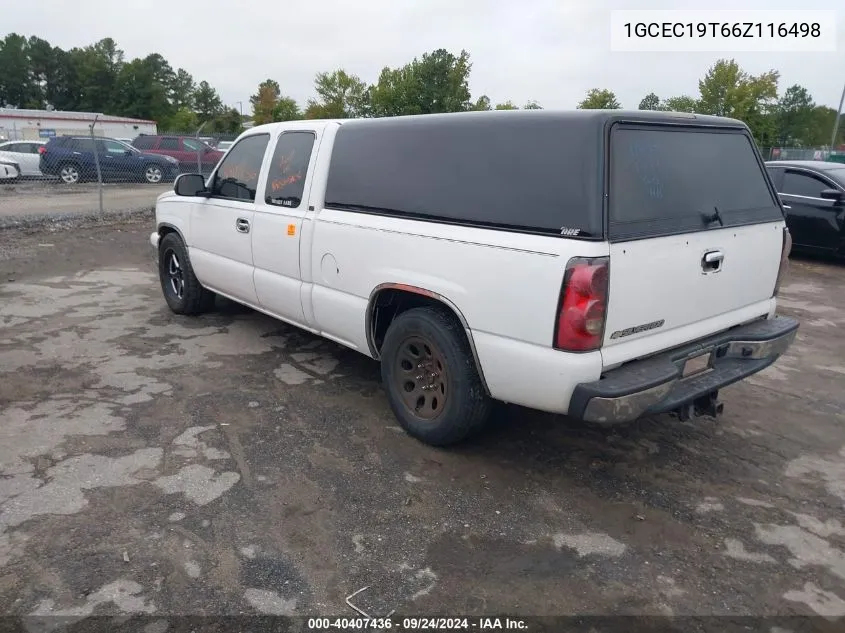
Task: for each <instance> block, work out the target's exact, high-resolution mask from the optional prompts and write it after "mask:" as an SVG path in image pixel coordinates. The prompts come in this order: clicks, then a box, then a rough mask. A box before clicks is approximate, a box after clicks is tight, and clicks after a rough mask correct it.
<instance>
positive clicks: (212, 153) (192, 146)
mask: <svg viewBox="0 0 845 633" xmlns="http://www.w3.org/2000/svg"><path fill="white" fill-rule="evenodd" d="M132 145H133V146H134V147H136V148H138V149H139V150H141V151H143V152H144V153H145V154H163V155H164V156H172V157H173V158H175V159H176V160H178V161H179V170H180V171H182V172H189V173H196V171H197V164H198V163H197V161H198V160H199V165H200V166H201V172H202V173H203V174H208V173H210V172H211V170H212V169H214V167H215V166H216V165H217V163H218V162H219V161H220V159H221V158H222V157H223V154H224V153H225V152H221V151H220V150H218V149H214V148H213V147H211V145H208V144H207V143H205V142H203V141H201V140H200V139H198V138H196V137H193V136H171V135H156V134H142V135H141V136H139V137H138V138H136V139H135V140H134V141H132Z"/></svg>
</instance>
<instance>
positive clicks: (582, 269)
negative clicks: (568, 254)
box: [554, 257, 610, 352]
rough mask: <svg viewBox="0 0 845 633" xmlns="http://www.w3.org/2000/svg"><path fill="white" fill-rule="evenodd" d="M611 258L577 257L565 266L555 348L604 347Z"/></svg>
mask: <svg viewBox="0 0 845 633" xmlns="http://www.w3.org/2000/svg"><path fill="white" fill-rule="evenodd" d="M609 272H610V261H609V260H608V258H607V257H596V258H592V259H586V258H575V259H571V260H569V263H568V264H567V265H566V273H565V274H564V276H563V287H562V289H561V292H560V294H561V297H560V306H559V307H558V313H557V322H556V324H555V337H554V346H555V348H557V349H559V350H563V351H567V352H588V351H592V350H596V349H598V348H600V347H601V341H602V336H603V335H604V322H605V316H606V312H607V285H608V275H609Z"/></svg>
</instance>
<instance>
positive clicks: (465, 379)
mask: <svg viewBox="0 0 845 633" xmlns="http://www.w3.org/2000/svg"><path fill="white" fill-rule="evenodd" d="M381 376H382V382H383V383H384V388H385V391H386V393H387V400H388V402H389V403H390V407H391V409H392V410H393V413H394V415H395V416H396V419H397V420H398V421H399V424H400V425H401V426H402V428H403V429H405V431H406V432H407V433H408V434H409V435H411V436H412V437H414V438H416V439H418V440H420V441H421V442H424V443H426V444H429V445H431V446H446V445H449V444H455V443H457V442H460V441H461V440H464V439H466V438H468V437H470V436H471V435H473V434H474V433H477V432H478V431H480V430H481V429H482V428H483V427H484V424H485V423H486V422H487V420H488V418H489V417H490V411H491V406H492V402H491V400H490V398H489V396H487V394H486V393H485V392H484V387H483V385H482V382H481V378H480V377H479V375H478V369H477V368H476V366H475V361H474V359H473V356H472V351H471V350H470V347H469V342H468V341H467V337H466V334H465V332H464V330H463V327H462V326H461V324H460V323H459V322H458V320H457V319H456V318H455V317H454V316H453V315H452V314H450V313H449V312H448V311H446V310H445V309H442V310H441V309H437V308H432V307H425V308H414V309H412V310H408V311H407V312H403V313H402V314H400V315H399V316H398V317H396V319H394V321H393V322H392V323H391V324H390V327H389V328H388V330H387V333H386V335H385V337H384V343H383V345H382V347H381Z"/></svg>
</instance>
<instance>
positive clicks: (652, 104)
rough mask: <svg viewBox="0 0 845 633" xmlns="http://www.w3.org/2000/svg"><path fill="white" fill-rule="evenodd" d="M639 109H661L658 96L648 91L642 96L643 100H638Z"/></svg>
mask: <svg viewBox="0 0 845 633" xmlns="http://www.w3.org/2000/svg"><path fill="white" fill-rule="evenodd" d="M638 109H639V110H661V109H662V104H661V103H660V97H658V96H657V95H656V94H654V93H653V92H649V93H648V94H647V95H646V96H644V97H643V100H642V101H640V105H639V108H638Z"/></svg>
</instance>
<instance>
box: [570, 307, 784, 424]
mask: <svg viewBox="0 0 845 633" xmlns="http://www.w3.org/2000/svg"><path fill="white" fill-rule="evenodd" d="M797 332H798V321H796V320H795V319H791V318H788V317H775V318H773V319H768V320H760V321H755V322H753V323H749V324H747V325H743V326H740V327H737V328H734V329H731V330H727V331H725V332H721V333H719V334H716V335H713V336H710V337H708V338H706V339H703V340H700V341H696V342H695V343H692V344H689V345H685V346H682V347H678V348H676V349H673V350H671V351H669V352H666V353H663V354H659V355H657V356H652V357H651V358H647V359H644V360H641V361H634V362H631V363H629V364H627V365H623V366H622V367H620V368H619V369H614V370H611V371H609V372H607V373H605V374H603V375H602V378H601V379H600V380H596V381H594V382H587V383H581V384H579V385H577V386H576V387H575V390H574V391H573V393H572V400H571V401H570V404H569V415H571V416H573V417H576V418H581V419H583V420H586V421H588V422H597V423H601V424H614V423H620V422H630V421H633V420H636V419H637V418H640V417H642V416H644V415H654V414H657V413H665V412H667V411H673V410H675V409H679V408H680V407H682V406H684V405H687V404H689V403H691V402H694V401H695V400H697V399H698V398H701V397H702V396H706V395H707V394H710V393H712V392H714V391H716V390H718V389H720V388H722V387H726V386H728V385H730V384H732V383H735V382H737V381H739V380H742V379H743V378H746V377H747V376H750V375H752V374H756V373H757V372H758V371H761V370H763V369H765V368H766V367H768V366H769V365H771V364H772V363H774V362H775V361H776V360H777V359H778V357H780V356H781V354H783V353H784V352H785V351H786V350H787V349H788V348H789V346H790V345H791V344H792V342H793V341H794V340H795V336H796V334H797ZM704 354H707V355H709V363H708V369H707V370H706V371H702V372H701V373H697V374H693V375H691V376H688V377H686V378H684V377H683V373H684V365H685V363H686V361H687V360H689V359H690V358H698V357H700V356H702V355H704Z"/></svg>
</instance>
